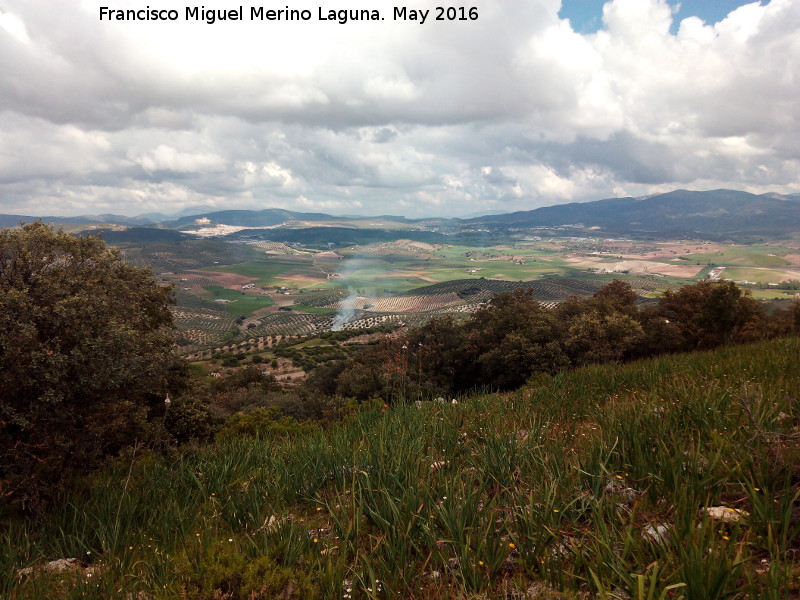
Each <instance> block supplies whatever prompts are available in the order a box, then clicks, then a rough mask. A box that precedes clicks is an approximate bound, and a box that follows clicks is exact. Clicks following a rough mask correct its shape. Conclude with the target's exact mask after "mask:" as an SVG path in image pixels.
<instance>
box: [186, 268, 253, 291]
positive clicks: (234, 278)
mask: <svg viewBox="0 0 800 600" xmlns="http://www.w3.org/2000/svg"><path fill="white" fill-rule="evenodd" d="M181 275H182V276H184V277H185V276H186V275H194V276H195V277H206V278H207V279H211V280H212V281H214V283H219V285H221V286H223V287H226V288H231V289H235V288H237V287H238V288H241V287H242V286H243V285H247V284H248V283H252V282H254V281H258V277H248V276H247V275H237V274H236V273H224V272H220V271H205V270H202V269H198V270H196V271H187V272H186V273H182V274H181Z"/></svg>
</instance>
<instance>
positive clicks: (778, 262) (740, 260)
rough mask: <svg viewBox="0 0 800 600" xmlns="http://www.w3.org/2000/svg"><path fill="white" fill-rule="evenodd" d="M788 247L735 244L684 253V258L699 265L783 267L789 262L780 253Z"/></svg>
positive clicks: (784, 251)
mask: <svg viewBox="0 0 800 600" xmlns="http://www.w3.org/2000/svg"><path fill="white" fill-rule="evenodd" d="M787 252H789V249H787V248H783V247H778V246H743V247H741V246H737V247H735V248H730V249H726V250H723V251H721V252H703V253H698V254H684V255H681V256H682V257H684V258H688V259H690V260H691V261H692V262H696V263H700V264H701V265H707V264H714V265H731V266H742V267H783V266H786V265H788V264H789V261H787V260H786V259H784V258H781V256H780V255H781V254H786V253H787Z"/></svg>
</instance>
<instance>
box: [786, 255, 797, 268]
mask: <svg viewBox="0 0 800 600" xmlns="http://www.w3.org/2000/svg"><path fill="white" fill-rule="evenodd" d="M783 258H784V259H786V260H788V261H789V264H791V265H792V266H798V267H800V254H787V255H786V256H784V257H783Z"/></svg>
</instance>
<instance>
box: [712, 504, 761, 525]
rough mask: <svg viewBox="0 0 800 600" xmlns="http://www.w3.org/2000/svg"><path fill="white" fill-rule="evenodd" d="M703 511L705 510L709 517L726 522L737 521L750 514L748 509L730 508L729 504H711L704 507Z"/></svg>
mask: <svg viewBox="0 0 800 600" xmlns="http://www.w3.org/2000/svg"><path fill="white" fill-rule="evenodd" d="M702 512H705V514H706V516H707V517H708V518H709V519H715V520H717V521H723V522H725V523H736V522H738V521H741V520H742V519H744V518H746V517H749V516H750V513H749V512H747V511H746V510H740V509H738V508H730V507H728V506H710V507H708V508H704V509H702Z"/></svg>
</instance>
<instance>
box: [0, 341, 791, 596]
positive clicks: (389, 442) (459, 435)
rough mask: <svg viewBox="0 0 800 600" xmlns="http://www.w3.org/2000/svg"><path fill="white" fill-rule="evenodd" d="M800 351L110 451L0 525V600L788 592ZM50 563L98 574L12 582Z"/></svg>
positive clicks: (782, 347) (629, 370)
mask: <svg viewBox="0 0 800 600" xmlns="http://www.w3.org/2000/svg"><path fill="white" fill-rule="evenodd" d="M798 356H800V341H798V340H797V339H785V340H778V341H772V342H767V343H760V344H756V345H752V346H742V347H736V348H727V349H723V350H719V351H716V352H710V353H698V354H687V355H679V356H663V357H660V358H657V359H654V360H649V361H643V362H640V363H634V364H629V365H605V366H597V367H588V368H585V369H581V370H578V371H575V372H571V373H564V374H559V375H556V376H552V377H551V376H538V377H536V378H535V379H534V380H532V381H531V382H530V383H529V384H528V385H527V386H525V387H523V388H522V389H520V390H518V391H517V392H514V393H510V394H502V395H480V396H474V397H470V398H462V399H460V401H459V403H457V404H450V403H448V404H438V403H435V402H432V403H425V404H423V405H422V406H421V407H419V408H418V407H417V406H416V405H414V404H410V405H399V406H394V407H392V408H391V409H388V410H386V411H385V412H382V411H381V409H380V408H370V409H369V410H364V411H362V412H360V413H357V414H355V415H354V416H352V417H350V418H348V419H347V420H346V421H345V422H342V423H338V424H335V425H333V426H331V427H330V428H329V429H327V430H324V431H314V432H310V433H308V434H305V435H303V436H301V437H296V438H294V439H252V438H248V439H233V440H229V441H226V442H225V443H220V444H214V445H209V446H204V447H190V448H184V449H181V450H179V451H176V452H175V453H174V455H173V456H170V457H169V458H166V457H162V456H157V455H154V454H149V453H141V452H139V453H137V454H135V455H128V456H124V457H120V458H119V459H118V460H116V461H115V462H113V463H111V464H109V465H108V467H107V468H106V469H104V470H103V471H101V472H98V473H96V474H95V475H93V476H92V477H90V478H87V479H86V480H84V481H82V482H80V485H79V486H78V487H77V488H76V489H75V490H74V491H73V492H71V493H70V494H68V495H65V496H64V497H63V498H62V499H60V501H59V502H58V503H56V504H55V506H54V508H53V509H52V510H51V512H50V513H49V514H47V515H46V516H45V517H44V518H42V519H38V520H33V519H31V520H22V519H17V520H13V521H9V522H7V523H5V524H4V525H3V526H2V529H0V595H2V597H4V598H10V599H14V600H16V599H20V600H21V599H29V598H30V599H33V598H37V599H38V598H124V597H126V595H129V596H128V597H132V598H134V597H137V598H145V597H146V598H154V599H157V598H242V599H244V598H273V597H282V598H314V597H317V598H344V599H350V598H482V597H483V598H494V597H498V595H499V594H501V593H502V594H505V597H509V598H510V597H516V598H523V597H525V594H526V590H529V589H531V590H533V589H536V590H538V591H537V592H536V593H537V594H539V596H541V597H552V598H558V597H563V598H570V597H574V596H575V595H584V596H587V595H588V596H596V597H606V598H621V597H631V598H636V599H642V600H645V599H658V600H661V599H666V598H686V599H695V598H702V599H704V600H710V599H714V598H729V597H734V596H738V597H744V596H745V595H747V596H750V597H764V598H790V597H796V596H797V594H798V591H799V590H798V588H800V563H798V560H799V559H798V556H800V516H799V514H800V491H799V490H798V481H800V472H799V471H798V468H797V465H798V464H800V436H799V435H798V432H799V431H800V410H798V402H797V399H798V395H799V392H800V372H799V371H800V370H798V366H799V363H800V361H798ZM716 505H724V506H727V507H730V508H735V509H737V510H739V511H741V512H740V513H736V514H737V515H738V514H741V515H747V516H743V517H742V518H741V519H740V520H739V521H736V522H734V521H730V522H726V521H719V520H714V519H712V518H709V517H708V516H707V515H706V512H705V509H706V508H708V507H711V506H716ZM731 513H732V514H733V511H731ZM656 531H658V533H654V532H656ZM67 557H71V558H78V559H80V560H81V561H83V562H84V563H86V564H87V565H91V566H93V567H94V569H93V570H89V569H81V570H76V571H74V572H72V573H67V574H48V573H46V572H44V571H43V570H42V569H41V568H40V569H39V570H34V572H33V573H32V574H30V575H19V571H20V570H21V569H23V568H26V567H30V566H36V565H39V566H40V565H43V564H45V563H47V562H48V561H50V560H53V559H57V558H67ZM501 590H502V592H501ZM140 593H141V594H143V595H140V596H136V594H140ZM531 594H533V592H531ZM529 597H535V596H533V595H531V596H529ZM536 597H538V596H536Z"/></svg>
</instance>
